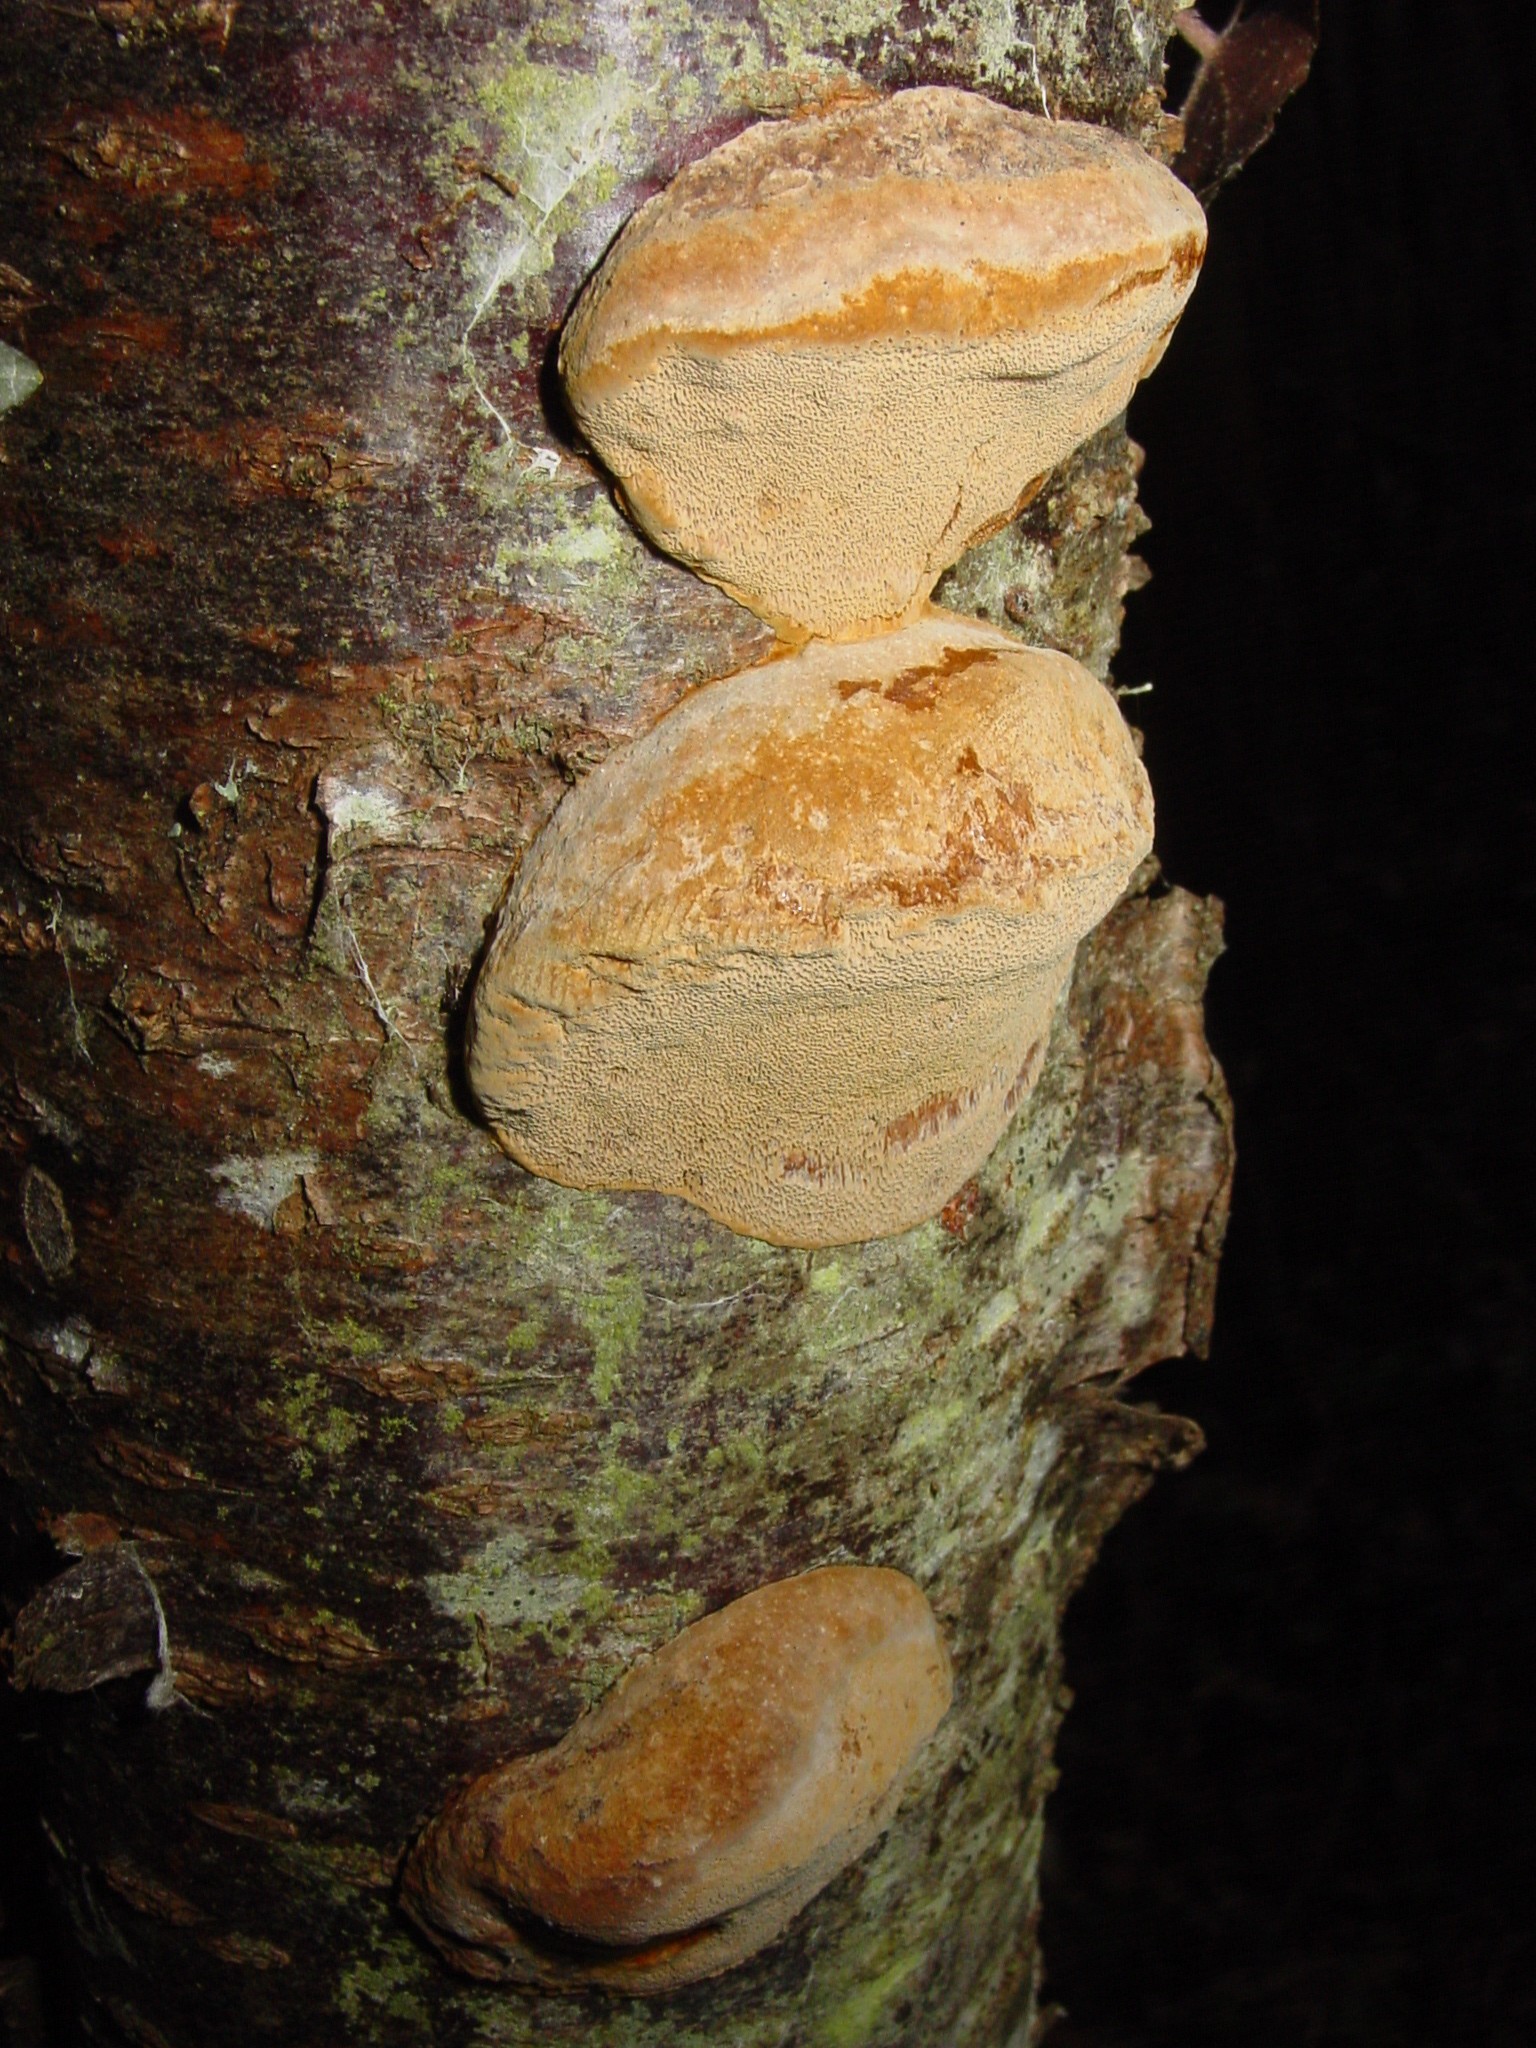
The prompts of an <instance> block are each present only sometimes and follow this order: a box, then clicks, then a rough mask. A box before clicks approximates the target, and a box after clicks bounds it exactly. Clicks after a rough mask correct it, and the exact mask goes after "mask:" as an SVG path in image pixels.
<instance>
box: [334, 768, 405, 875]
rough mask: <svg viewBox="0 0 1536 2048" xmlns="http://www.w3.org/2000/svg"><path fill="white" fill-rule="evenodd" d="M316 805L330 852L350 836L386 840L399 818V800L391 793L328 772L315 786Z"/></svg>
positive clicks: (361, 780) (352, 777)
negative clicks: (325, 830)
mask: <svg viewBox="0 0 1536 2048" xmlns="http://www.w3.org/2000/svg"><path fill="white" fill-rule="evenodd" d="M315 803H316V805H317V807H318V809H319V811H320V814H321V816H322V817H323V818H324V819H325V822H326V825H327V827H328V829H329V836H330V850H331V853H332V855H333V856H334V854H335V852H336V850H337V842H338V841H339V840H341V839H344V838H346V837H348V836H349V835H355V834H364V835H366V836H368V837H370V838H382V837H385V836H387V834H388V833H389V831H390V829H391V827H392V826H394V824H395V823H396V821H397V820H398V818H399V816H400V808H401V806H400V799H399V797H398V796H396V794H395V792H394V791H393V790H391V789H385V788H383V787H382V786H381V785H379V784H378V783H374V782H370V781H366V780H364V779H362V778H360V777H358V776H355V775H351V774H348V773H346V772H344V771H335V770H330V769H328V770H327V771H326V772H325V774H323V775H322V776H321V777H320V779H319V781H318V782H317V783H316V785H315Z"/></svg>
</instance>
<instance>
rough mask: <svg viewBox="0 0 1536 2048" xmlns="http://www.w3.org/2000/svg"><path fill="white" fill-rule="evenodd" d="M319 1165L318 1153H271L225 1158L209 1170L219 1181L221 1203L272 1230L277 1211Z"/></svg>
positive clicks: (236, 1213) (222, 1207)
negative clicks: (253, 1156)
mask: <svg viewBox="0 0 1536 2048" xmlns="http://www.w3.org/2000/svg"><path fill="white" fill-rule="evenodd" d="M319 1167H320V1155H319V1154H318V1153H317V1152H270V1153H267V1154H266V1155H265V1156H263V1157H259V1158H231V1159H223V1160H221V1161H220V1162H219V1164H218V1165H217V1166H210V1167H209V1169H208V1171H209V1174H210V1175H211V1176H212V1178H213V1179H214V1180H216V1181H218V1182H219V1195H218V1203H219V1207H220V1208H221V1209H229V1210H232V1211H233V1212H234V1214H235V1215H237V1216H245V1217H248V1218H249V1219H250V1221H251V1222H252V1223H259V1224H260V1225H261V1226H262V1228H263V1229H265V1230H270V1229H272V1228H273V1226H274V1224H275V1222H276V1220H277V1212H278V1210H279V1209H280V1208H281V1207H282V1205H283V1203H284V1202H286V1201H287V1199H288V1197H289V1196H290V1195H291V1194H292V1193H293V1192H294V1190H295V1189H296V1188H297V1187H298V1185H299V1183H300V1182H301V1181H302V1180H303V1179H304V1177H305V1176H306V1175H307V1174H311V1173H316V1172H318V1171H319Z"/></svg>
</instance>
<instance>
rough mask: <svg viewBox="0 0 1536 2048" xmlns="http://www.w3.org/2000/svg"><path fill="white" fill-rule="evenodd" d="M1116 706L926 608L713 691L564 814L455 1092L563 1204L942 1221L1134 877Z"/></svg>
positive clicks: (801, 1235) (1137, 818) (479, 1018)
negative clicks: (1093, 935)
mask: <svg viewBox="0 0 1536 2048" xmlns="http://www.w3.org/2000/svg"><path fill="white" fill-rule="evenodd" d="M1151 836H1152V800H1151V792H1150V789H1149V788H1148V784H1147V779H1146V776H1145V774H1144V772H1143V770H1142V767H1141V763H1140V761H1139V760H1138V759H1137V756H1136V751H1135V747H1134V744H1133V742H1132V738H1131V735H1130V732H1129V730H1128V729H1127V727H1126V725H1125V722H1124V720H1123V719H1122V718H1121V716H1120V712H1119V709H1118V707H1117V705H1116V704H1115V701H1114V698H1113V697H1112V696H1111V695H1110V693H1109V692H1108V691H1107V690H1106V689H1105V688H1104V687H1103V685H1102V684H1100V683H1099V682H1097V681H1096V680H1095V679H1094V678H1093V677H1092V676H1091V675H1089V673H1088V672H1087V670H1086V669H1084V668H1082V667H1080V666H1079V665H1078V664H1077V663H1076V662H1074V661H1072V660H1071V659H1069V657H1067V656H1066V655H1063V654H1055V653H1049V652H1045V651H1043V650H1040V649H1035V648H1027V647H1024V646H1021V645H1020V644H1019V643H1018V642H1017V641H1015V640H1012V639H1009V638H1007V637H1005V636H1004V635H1002V634H999V633H997V632H994V631H993V630H991V629H990V628H988V627H984V626H979V625H977V624H975V623H974V622H973V621H969V620H963V619H958V618H954V617H951V616H949V615H947V614H944V613H932V614H930V615H929V616H928V617H926V618H925V619H923V620H921V621H919V622H918V623H916V624H914V625H911V626H907V627H904V628H902V629H901V631H899V632H897V633H892V634H887V635H884V636H882V637H880V638H877V639H873V640H867V641H861V642H859V643H857V644H854V645H830V644H827V643H813V644H812V645H811V646H809V647H805V648H802V649H801V650H799V651H798V652H796V653H793V654H785V655H783V656H782V657H780V658H778V659H776V660H772V661H770V662H768V663H766V664H764V665H763V666H762V667H759V668H753V669H747V670H743V671H742V672H741V673H739V674H737V675H734V676H729V677H727V678H725V679H724V680H723V681H720V682H716V683H711V684H709V685H707V686H706V687H705V688H703V689H701V690H698V691H696V692H695V693H694V694H693V695H691V696H689V697H686V698H684V699H683V701H682V702H681V703H680V704H679V705H678V706H677V707H676V708H675V709H674V710H673V711H672V712H671V713H670V714H669V715H668V717H666V718H665V719H663V720H662V722H661V723H660V724H659V725H658V726H656V727H655V728H654V729H653V730H652V731H651V732H650V733H648V734H647V735H646V736H645V737H644V738H642V739H640V740H638V741H636V742H635V743H634V744H633V745H632V746H630V747H628V748H626V749H625V750H624V751H623V752H622V753H619V754H615V755H612V756H610V757H609V759H608V760H607V761H606V762H604V763H603V764H602V766H601V767H599V768H597V769H596V770H595V771H594V772H593V773H592V774H591V775H590V776H589V777H588V778H587V779H586V781H585V782H583V783H582V784H580V785H579V786H578V787H577V788H576V789H575V790H573V791H572V792H571V793H570V795H569V796H567V797H566V799H565V801H564V803H563V804H562V805H561V807H560V809H559V811H557V812H556V814H555V816H554V818H553V819H552V820H551V822H550V824H549V825H548V826H547V827H546V828H545V830H544V832H543V833H542V834H541V835H540V837H539V839H538V841H537V842H536V843H535V845H534V847H533V849H532V851H531V852H530V853H529V855H528V856H527V859H526V860H525V863H524V866H523V869H522V871H521V873H520V874H519V876H518V879H517V882H516V884H515V886H514V888H513V891H512V893H511V895H510V897H509V899H508V902H507V905H506V908H505V909H504V911H503V913H502V916H501V920H500V924H499V926H498V929H497V931H496V934H495V936H494V938H493V940H492V943H491V946H490V948H489V951H488V953H487V956H486V960H485V963H484V965H483V967H482V970H481V973H480V978H479V981H478V984H477V987H476V992H475V998H474V1004H473V1008H472V1013H471V1019H470V1031H469V1044H468V1058H469V1073H470V1078H471V1081H472V1083H473V1086H474V1088H475V1091H476V1093H477V1095H478V1097H479V1099H480V1102H481V1104H482V1106H483V1108H484V1110H485V1113H486V1116H487V1118H488V1119H489V1121H490V1123H491V1125H492V1127H493V1128H494V1129H495V1131H496V1133H497V1135H498V1137H499V1138H500V1139H501V1141H502V1143H503V1144H504V1145H505V1146H506V1148H507V1150H508V1151H510V1152H511V1153H512V1154H513V1156H514V1157H515V1158H517V1159H518V1160H520V1161H521V1162H522V1164H523V1165H525V1166H527V1167H529V1168H530V1169H532V1170H533V1171H534V1172H536V1173H540V1174H543V1175H545V1176H546V1177H548V1178H550V1179H553V1180H558V1181H564V1182H566V1183H568V1184H570V1185H573V1186H578V1187H612V1188H651V1189H659V1190H661V1191H663V1192H665V1193H670V1194H676V1195H682V1196H684V1197H686V1198H687V1199H688V1200H689V1201H692V1202H695V1203H697V1204H698V1205H699V1207H700V1208H702V1209H705V1210H707V1211H708V1213H709V1214H710V1215H711V1216H714V1217H716V1218H717V1219H718V1220H720V1221H721V1222H724V1223H727V1224H729V1225H730V1226H731V1228H733V1229H735V1230H739V1231H742V1232H745V1233H746V1234H748V1235H750V1236H754V1237H760V1238H766V1239H769V1240H771V1241H773V1242H776V1243H780V1244H795V1245H821V1244H842V1243H850V1242H856V1241H860V1240H863V1239H866V1238H873V1237H882V1236H888V1235H891V1234H892V1233H894V1232H896V1231H900V1230H905V1229H908V1228H909V1227H911V1226H912V1225H914V1224H918V1223H921V1222H924V1221H926V1220H927V1219H928V1218H929V1217H932V1216H934V1215H935V1214H937V1212H938V1211H939V1209H941V1208H942V1207H943V1205H944V1203H945V1201H946V1200H947V1199H948V1198H949V1197H950V1196H951V1195H952V1194H953V1193H954V1191H955V1189H956V1188H957V1187H959V1186H960V1185H961V1184H962V1182H964V1181H965V1180H966V1179H967V1178H968V1177H969V1175H970V1174H972V1173H973V1172H974V1171H975V1170H976V1169H977V1167H979V1166H980V1165H981V1163H982V1161H983V1160H984V1159H985V1158H986V1156H987V1154H988V1152H990V1150H991V1149H992V1146H993V1145H994V1144H995V1143H996V1141H997V1139H998V1137H999V1136H1000V1134H1001V1132H1002V1130H1003V1127H1004V1125H1005V1123H1006V1122H1007V1120H1008V1117H1009V1116H1010V1115H1011V1113H1012V1112H1013V1110H1014V1108H1015V1107H1016V1106H1017V1104H1018V1103H1019V1102H1020V1101H1021V1100H1022V1098H1023V1096H1024V1095H1025V1094H1026V1093H1027V1092H1028V1090H1029V1088H1030V1087H1031V1086H1032V1085H1033V1082H1034V1080H1035V1077H1036V1075H1037V1073H1038V1071H1039V1067H1040V1063H1041V1060H1042V1058H1043V1055H1044V1048H1045V1043H1046V1039H1047V1036H1048V1033H1049V1030H1050V1023H1051V1016H1052V1012H1053V1009H1054V1005H1055V1002H1056V998H1057V996H1058V994H1059V992H1060V990H1061V988H1062V986H1063V983H1064V982H1065V979H1066V977H1067V974H1068V972H1069V970H1070V967H1071V963H1072V956H1073V951H1074V948H1075V947H1076V944H1077V941H1078V940H1079V939H1080V938H1081V937H1082V936H1083V935H1084V934H1085V933H1086V932H1088V931H1089V930H1091V929H1092V927H1093V926H1094V925H1095V924H1096V923H1097V922H1098V921H1099V919H1100V918H1101V917H1102V916H1103V915H1104V913H1105V912H1106V911H1107V910H1108V909H1109V907H1110V905H1111V904H1112V903H1113V902H1114V901H1115V898H1116V897H1117V896H1118V895H1119V893H1120V891H1121V889H1122V888H1123V887H1124V885H1125V883H1126V881H1127V879H1128V878H1129V876H1130V874H1131V872H1132V871H1133V869H1134V868H1135V867H1136V865H1137V864H1138V862H1139V861H1140V860H1141V859H1142V858H1143V857H1144V856H1145V854H1146V853H1147V851H1148V849H1149V847H1150V845H1151Z"/></svg>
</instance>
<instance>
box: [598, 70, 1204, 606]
mask: <svg viewBox="0 0 1536 2048" xmlns="http://www.w3.org/2000/svg"><path fill="white" fill-rule="evenodd" d="M1204 251H1205V216H1204V214H1203V213H1202V212H1201V209H1200V205H1199V202H1198V201H1197V200H1196V199H1195V198H1194V196H1193V195H1192V194H1191V193H1190V192H1189V191H1188V190H1187V189H1186V188H1185V187H1184V186H1183V185H1181V184H1180V183H1179V181H1178V179H1177V178H1175V177H1174V176H1173V174H1172V173H1171V172H1170V171H1168V170H1166V169H1164V167H1163V166H1162V165H1161V164H1159V163H1157V162H1156V161H1155V160H1154V159H1153V158H1152V157H1150V156H1148V155H1147V153H1146V152H1145V151H1144V150H1143V149H1141V148H1140V147H1139V146H1138V145H1137V144H1136V143H1134V142H1132V141H1130V140H1128V139H1127V138H1126V137H1124V136H1122V135H1118V134H1114V133H1112V132H1109V131H1107V130H1105V129H1102V128H1095V127H1090V126H1087V125H1084V124H1082V123H1079V122H1073V121H1047V120H1043V119H1041V118H1039V117H1038V116H1034V115H1029V114H1022V113H1017V112H1015V111H1014V110H1013V109H1012V108H1009V107H1004V106H1000V105H998V104H997V103H996V102H994V101H992V100H989V99H986V98H984V97H982V96H981V95H980V94H977V93H971V92H964V91H960V90H958V89H956V88H953V87H945V86H924V87H918V88H915V89H913V90H911V91H907V92H899V93H896V94H894V95H892V96H891V97H889V98H886V99H883V100H878V101H875V102H860V103H858V104H856V105H851V106H841V107H837V108H834V109H832V110H831V111H827V112H822V113H819V114H815V115H811V116H806V117H803V118H801V119H798V120H792V121H767V122H762V123H760V124H759V125H757V126H756V127H753V128H751V129H748V130H747V131H746V132H745V133H744V134H742V135H739V136H737V137H736V138H735V139H734V140H732V141H730V142H727V143H725V144H723V145H722V146H721V147H720V148H718V149H716V150H714V151H712V152H711V153H710V154H709V155H707V156H705V157H702V158H700V159H699V160H698V161H697V162H695V163H692V164H690V165H688V166H687V167H686V168H685V169H684V170H682V171H681V172H680V173H679V174H678V176H677V177H676V178H674V179H673V181H672V183H671V184H670V185H669V186H667V188H666V189H665V190H664V191H663V192H661V193H660V194H658V196H657V197H656V198H654V199H652V200H651V201H650V202H649V203H648V204H647V205H645V206H643V207H642V208H641V209H640V211H639V212H638V213H637V214H636V215H635V216H634V217H633V219H632V220H631V221H630V222H629V224H628V226H627V227H626V228H625V229H624V231H623V233H622V234H621V235H620V236H619V238H618V240H617V242H616V243H615V244H614V246H613V248H612V250H611V251H610V252H609V254H608V256H607V258H606V260H605V261H604V262H603V264H602V265H601V267H600V268H599V270H598V271H597V273H596V274H595V276H594V277H593V278H592V280H591V281H590V283H589V284H588V286H587V287H586V290H585V291H584V292H583V294H582V297H581V298H580V300H579V301H578V303H577V305H576V308H575V310H574V312H573V314H572V316H571V318H570V320H569V321H568V322H567V325H566V329H565V333H564V336H563V339H562V344H561V351H560V366H561V371H562V374H563V376H564V379H565V385H566V390H567V393H568V395H569V398H570V402H571V406H572V409H573V411H574V413H575V415H576V418H577V420H578V422H579V423H580V426H581V428H582V431H583V433H584V434H585V435H586V437H587V439H588V440H589V442H590V443H591V445H592V447H593V448H594V449H595V450H596V451H597V453H598V454H599V456H601V458H602V460H603V462H604V463H605V464H606V465H607V466H608V468H609V469H610V470H611V471H612V472H613V474H614V476H615V477H616V478H617V479H618V482H619V485H620V487H621V489H622V492H623V496H624V500H625V503H626V505H627V507H628V509H629V511H630V513H631V514H632V516H633V517H634V519H635V520H636V522H637V523H638V524H639V525H640V526H641V527H642V528H643V530H644V531H645V532H646V533H647V534H648V535H649V536H650V538H651V539H652V540H653V541H654V542H655V543H656V545H657V546H658V547H660V548H662V549H664V550H665V551H666V552H667V553H668V554H670V555H674V556H676V557H677V558H678V560H680V561H683V562H686V563H687V564H689V566H690V567H692V568H694V569H696V570H697V571H698V572H699V574H700V575H702V576H705V577H707V578H708V579H709V580H710V581H711V582H714V583H718V584H720V585H721V586H722V588H724V589H725V590H727V591H729V592H730V593H731V594H732V596H734V597H736V598H739V599H740V600H741V602H742V603H743V604H746V605H749V606H750V607H751V608H752V610H753V611H755V612H757V613H758V614H759V615H760V616H761V617H762V618H764V619H766V620H767V621H768V622H769V623H770V624H771V625H772V626H773V627H774V628H775V629H776V630H777V631H778V632H779V633H780V635H781V636H782V637H783V638H785V639H788V640H790V641H792V642H798V641H802V640H805V639H807V638H839V639H853V638H858V637H860V636H862V635H865V634H870V633H877V632H880V631H883V630H885V629H887V628H889V627H891V626H893V625H896V624H900V623H902V622H904V621H906V620H908V619H911V618H913V617H915V616H916V615H917V614H918V612H920V611H921V609H922V607H923V605H924V604H925V602H926V600H927V598H928V596H929V594H930V592H931V591H932V589H933V586H934V584H935V582H936V581H937V580H938V578H939V576H940V575H941V574H942V573H943V571H944V570H945V569H946V568H948V567H949V566H950V564H951V563H952V562H954V561H955V560H956V559H957V558H958V557H959V556H960V555H961V554H962V553H963V552H964V551H965V549H966V548H967V547H969V546H970V545H971V544H972V543H973V542H975V541H977V540H980V539H982V538H983V537H984V536H985V535H987V534H988V533H990V532H994V531H995V530H996V529H997V528H998V527H999V526H1001V525H1002V524H1003V523H1004V522H1005V521H1006V520H1007V518H1008V517H1009V515H1010V514H1011V512H1012V511H1013V510H1014V509H1015V508H1016V507H1017V505H1018V504H1019V502H1020V500H1021V495H1022V496H1027V495H1028V491H1029V487H1030V486H1031V485H1032V484H1034V483H1036V482H1038V480H1039V479H1040V478H1041V477H1042V476H1043V475H1044V474H1045V472H1046V471H1048V470H1049V469H1051V468H1052V467H1053V466H1054V465H1055V464H1056V463H1058V462H1060V461H1061V460H1062V459H1063V458H1064V457H1065V456H1066V455H1068V454H1070V452H1071V451H1072V449H1074V448H1075V447H1077V446H1078V445H1079V444H1080V443H1081V442H1083V441H1085V440H1086V439H1087V438H1088V436H1089V435H1090V434H1092V433H1094V432H1096V431H1097V430H1098V429H1099V428H1100V427H1102V426H1104V425H1106V424H1107V423H1108V422H1109V421H1110V420H1111V419H1113V418H1114V417H1115V415H1116V414H1117V413H1118V412H1120V411H1121V410H1122V408H1123V407H1124V405H1125V403H1126V401H1127V399H1128V398H1129V397H1130V394H1131V391H1132V389H1133V388H1134V386H1135V384H1136V382H1137V379H1138V378H1140V377H1142V376H1144V375H1145V374H1146V373H1147V372H1148V371H1149V370H1150V369H1151V368H1152V367H1153V365H1154V364H1155V363H1156V361H1157V359H1158V357H1159V356H1160V354H1161V353H1162V349H1163V346H1164V344H1165V342H1166V340H1167V337H1168V334H1169V332H1170V331H1171V329H1172V327H1173V325H1174V323H1175V321H1176V320H1177V319H1178V316H1179V314H1180V312H1181V311H1182V309H1183V306H1184V302H1185V300H1186V299H1187V298H1188V296H1189V294H1190V291H1191V290H1192V289H1193V286H1194V281H1195V277H1196V275H1197V273H1198V271H1199V268H1200V263H1201V259H1202V257H1203V255H1204Z"/></svg>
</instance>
